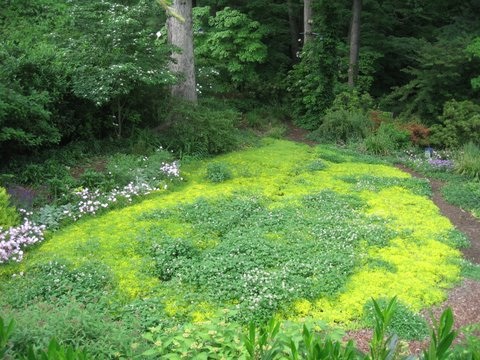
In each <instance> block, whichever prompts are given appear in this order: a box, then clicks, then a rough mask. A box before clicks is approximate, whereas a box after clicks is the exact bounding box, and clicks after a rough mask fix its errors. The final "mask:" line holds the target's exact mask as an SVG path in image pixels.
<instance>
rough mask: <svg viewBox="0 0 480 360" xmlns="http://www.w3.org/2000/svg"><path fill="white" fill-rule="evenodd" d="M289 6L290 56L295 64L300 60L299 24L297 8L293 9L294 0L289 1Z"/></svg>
mask: <svg viewBox="0 0 480 360" xmlns="http://www.w3.org/2000/svg"><path fill="white" fill-rule="evenodd" d="M287 6H288V23H289V25H290V54H291V55H290V56H291V58H292V60H293V61H294V62H295V61H297V59H298V50H299V46H298V22H297V19H298V18H297V16H295V15H296V14H295V8H294V7H293V4H292V0H288V1H287Z"/></svg>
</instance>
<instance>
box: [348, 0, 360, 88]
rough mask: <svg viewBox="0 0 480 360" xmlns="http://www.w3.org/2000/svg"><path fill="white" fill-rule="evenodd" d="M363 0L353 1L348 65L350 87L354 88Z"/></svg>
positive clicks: (356, 75)
mask: <svg viewBox="0 0 480 360" xmlns="http://www.w3.org/2000/svg"><path fill="white" fill-rule="evenodd" d="M361 13H362V0H353V6H352V24H351V27H350V58H349V65H348V86H349V87H352V88H353V87H354V86H355V84H356V82H357V77H358V57H359V53H360V16H361Z"/></svg>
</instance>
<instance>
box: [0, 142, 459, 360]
mask: <svg viewBox="0 0 480 360" xmlns="http://www.w3.org/2000/svg"><path fill="white" fill-rule="evenodd" d="M152 161H155V160H152ZM365 161H367V162H365ZM153 163H154V164H158V162H153ZM108 168H109V169H110V170H111V171H112V175H111V176H112V180H113V181H114V182H115V183H117V182H118V184H122V183H124V182H125V181H127V179H123V178H122V177H119V176H120V175H121V174H123V173H124V172H123V169H127V168H130V169H131V170H130V171H129V172H131V173H132V174H138V176H141V175H142V174H144V176H145V177H144V179H148V176H147V175H148V174H149V171H150V170H149V160H148V159H147V158H141V159H136V158H135V157H133V156H132V157H128V156H126V155H122V156H120V155H119V156H117V157H114V158H113V159H112V162H111V164H110V165H108ZM162 169H163V170H162V171H163V172H165V173H166V174H172V175H173V176H175V177H176V178H177V183H176V185H175V186H174V188H173V191H172V190H167V191H165V190H164V189H162V190H159V191H157V192H156V193H155V194H151V195H149V196H148V198H146V199H144V200H143V201H140V202H136V203H134V205H132V206H128V207H124V208H122V207H121V205H116V210H114V211H109V212H105V211H104V210H102V209H101V207H102V204H105V205H106V206H107V207H108V206H110V201H113V200H109V199H108V198H99V196H101V194H102V193H101V192H100V189H102V187H103V186H105V185H102V183H104V181H105V180H101V179H100V180H99V179H97V180H98V182H97V184H99V186H98V190H95V191H93V190H92V191H88V193H87V192H82V194H81V195H80V198H79V199H78V200H77V201H80V203H78V205H79V206H80V205H81V204H83V205H86V207H82V208H81V209H83V210H81V211H83V212H73V213H72V215H75V214H77V215H81V219H79V218H78V217H77V218H75V217H74V218H70V219H64V221H62V222H60V225H62V224H63V226H62V227H61V228H60V230H59V231H56V232H53V233H50V235H48V237H47V241H42V242H41V244H40V245H38V246H35V247H33V248H32V247H30V248H27V249H26V251H25V254H23V255H24V259H23V261H22V262H21V263H20V264H16V263H15V262H14V261H9V262H8V261H7V264H4V265H2V267H1V268H0V271H1V276H2V282H1V285H0V286H1V291H2V297H1V300H0V301H1V305H2V315H3V316H4V317H7V318H12V317H13V318H15V319H16V321H17V330H16V332H15V333H14V334H13V335H12V341H13V344H15V345H14V350H15V351H19V352H22V351H26V350H27V348H28V345H30V344H31V345H34V346H37V347H40V348H44V347H46V346H47V344H48V342H49V341H50V338H51V337H55V338H56V339H57V340H58V341H60V342H61V343H62V344H67V345H69V346H74V347H85V349H86V350H87V351H88V352H89V353H90V354H92V355H96V356H100V357H105V358H114V357H116V356H117V355H116V354H121V355H123V356H126V357H131V356H133V355H135V354H140V353H142V352H144V351H149V349H150V350H151V351H152V352H153V353H155V354H159V353H161V354H164V353H165V352H176V351H180V349H182V346H183V345H181V344H183V342H179V343H178V344H177V343H172V342H171V341H173V340H172V339H174V338H175V337H176V336H180V337H181V338H182V339H183V338H184V337H183V335H182V334H184V333H185V332H188V333H190V332H192V333H195V334H198V336H204V335H205V336H208V338H209V339H210V340H208V341H213V342H215V341H217V340H215V339H216V338H215V337H213V338H211V336H212V335H210V334H209V332H210V331H218V333H219V334H221V331H226V335H225V336H232V338H231V339H232V341H234V338H235V337H236V336H239V335H236V334H238V331H239V329H241V327H242V325H241V324H247V323H249V322H250V321H254V322H255V323H257V324H261V323H263V322H264V321H266V320H267V319H269V318H270V317H272V316H275V315H276V316H281V317H283V318H288V319H289V320H291V321H293V322H297V321H298V320H300V319H303V318H305V317H308V318H311V319H313V320H314V321H316V322H318V321H320V322H326V323H328V324H342V325H343V326H344V327H347V328H351V327H353V328H355V327H359V326H371V325H372V322H371V318H369V317H367V316H365V314H366V312H368V311H369V310H368V309H369V308H370V305H369V304H370V300H371V297H374V298H382V297H387V298H388V297H393V296H395V295H396V294H398V295H399V302H400V305H399V309H400V310H399V312H398V314H399V315H398V317H395V319H394V321H393V322H392V329H394V331H395V332H398V333H399V334H401V335H402V336H403V337H405V338H421V337H422V336H424V335H425V334H426V332H425V325H424V324H423V323H422V321H421V319H420V318H419V317H418V311H419V310H420V309H422V308H424V307H427V306H430V305H431V304H434V303H437V302H439V301H441V300H442V299H443V298H444V292H443V289H444V288H445V287H448V286H449V285H450V284H452V283H453V282H455V281H456V280H457V279H458V277H459V274H460V267H459V265H458V263H459V253H458V251H457V250H456V248H457V247H459V246H465V244H466V242H465V239H464V238H462V237H461V236H459V234H457V233H456V232H454V231H453V228H452V225H451V224H450V223H449V222H448V221H447V220H446V219H445V218H443V217H441V216H440V215H439V214H438V209H437V208H436V207H435V206H433V204H432V203H431V201H430V200H428V198H427V196H428V195H429V187H428V183H426V182H425V181H421V180H416V179H412V178H410V177H409V176H408V175H407V174H405V173H402V172H401V171H399V170H398V169H395V168H393V167H390V166H386V165H384V164H382V163H381V162H379V161H378V160H374V159H372V158H369V157H365V158H362V157H359V156H358V155H353V154H352V153H349V152H338V151H336V150H334V149H333V148H330V147H316V148H310V147H308V146H306V145H300V144H295V143H291V142H286V141H280V140H271V139H266V140H264V141H263V146H261V147H258V148H252V149H248V150H244V151H242V152H235V153H231V154H228V155H224V156H222V157H221V158H216V159H208V160H192V159H188V158H187V159H186V163H185V164H184V165H183V166H182V177H183V178H184V180H183V182H178V181H179V180H180V179H179V178H178V176H179V172H178V168H175V167H174V166H171V165H168V166H167V164H164V165H163V166H162ZM92 181H93V182H92V184H95V181H94V180H93V178H92ZM168 184H170V183H168ZM172 184H175V183H172ZM168 189H171V187H170V186H169V187H168ZM351 193H355V194H356V195H351ZM109 196H110V195H109ZM123 196H124V197H127V198H128V197H129V196H131V197H133V194H132V193H127V194H124V195H123ZM71 199H72V201H74V198H73V197H72V198H71ZM96 199H98V202H99V205H100V208H97V202H96V201H97V200H96ZM117 199H118V200H117V201H116V203H117V204H118V202H119V201H120V198H117ZM82 201H83V202H82ZM75 204H76V203H75V202H72V203H70V205H68V204H66V205H61V207H60V209H61V211H59V214H60V215H61V216H70V215H65V213H64V211H63V210H64V209H66V208H64V207H62V206H67V205H68V206H70V209H75V206H76V205H75ZM123 204H128V201H124V202H123ZM393 204H394V205H393ZM83 205H82V206H83ZM78 209H80V207H79V208H78ZM54 210H55V209H54V208H52V207H50V208H49V209H48V210H47V209H45V210H44V218H43V219H44V220H41V218H38V221H40V222H42V221H45V219H47V220H48V219H51V218H49V217H46V215H47V214H51V215H54V214H55V211H54ZM48 211H50V212H48ZM79 211H80V210H79ZM419 213H422V214H423V216H418V214H419ZM65 220H69V221H66V222H65ZM71 222H75V223H73V224H71V225H70V226H65V224H68V223H71ZM58 224H59V222H57V226H58ZM306 228H308V229H309V231H305V229H306ZM48 229H49V230H50V231H53V230H55V223H54V222H52V221H51V220H48ZM26 237H28V236H26ZM412 253H415V254H416V256H414V257H412V256H410V254H412ZM10 260H15V259H10ZM46 313H47V314H49V315H48V318H45V314H46ZM77 323H79V324H81V325H77V326H75V324H77ZM224 323H225V325H222V324H224ZM32 324H33V325H34V326H32ZM62 324H64V325H62ZM107 328H112V330H110V331H107V330H106V329H107ZM297 328H298V326H297ZM148 329H150V333H151V334H150V335H148V334H147V335H146V337H145V338H142V337H141V334H142V333H145V332H147V330H148ZM202 329H203V330H202ZM214 329H217V330H214ZM72 334H75V335H72ZM106 334H108V336H105V335H106ZM202 334H203V335H202ZM228 334H230V335H228ZM157 337H158V339H160V340H161V341H162V344H164V345H162V346H159V345H151V344H150V343H149V342H148V339H151V340H152V343H153V344H159V343H158V342H157ZM182 341H183V340H182ZM27 344H28V345H27ZM185 344H186V343H185ZM188 344H190V345H191V344H192V342H188ZM190 345H188V346H190ZM212 346H217V345H212ZM232 346H236V345H232ZM193 350H194V349H190V350H189V351H193ZM230 350H231V351H234V352H235V353H236V352H237V351H239V350H238V347H235V348H230ZM230 350H229V351H230ZM182 351H183V350H182Z"/></svg>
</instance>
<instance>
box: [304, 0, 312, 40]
mask: <svg viewBox="0 0 480 360" xmlns="http://www.w3.org/2000/svg"><path fill="white" fill-rule="evenodd" d="M312 25H313V11H312V0H303V44H304V45H305V44H306V43H307V42H308V41H309V40H311V39H312Z"/></svg>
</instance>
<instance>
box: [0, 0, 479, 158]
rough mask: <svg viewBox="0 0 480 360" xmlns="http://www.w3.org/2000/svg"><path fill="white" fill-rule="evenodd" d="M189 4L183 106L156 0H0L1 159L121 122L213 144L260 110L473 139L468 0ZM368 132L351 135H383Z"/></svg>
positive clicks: (206, 147)
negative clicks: (356, 23)
mask: <svg viewBox="0 0 480 360" xmlns="http://www.w3.org/2000/svg"><path fill="white" fill-rule="evenodd" d="M354 3H361V2H359V1H355V2H354ZM193 5H194V7H193V14H194V15H193V18H194V21H193V31H192V34H193V41H194V48H195V75H196V95H198V98H199V106H198V107H197V108H195V110H193V109H189V108H188V106H185V105H184V104H183V103H182V102H181V101H179V99H178V98H172V97H171V96H170V89H169V87H170V86H171V85H172V84H174V83H176V82H178V81H180V82H181V81H182V79H181V77H180V78H179V76H178V74H174V73H172V72H171V71H170V67H169V60H170V56H171V53H172V50H173V48H172V46H171V45H169V43H168V41H167V37H168V35H167V31H166V30H167V29H166V26H165V21H166V16H167V13H166V12H165V11H164V9H163V8H162V7H160V6H159V5H158V3H155V2H154V1H147V0H140V1H136V0H135V1H88V0H87V1H67V2H63V1H54V0H39V1H35V2H32V1H27V0H15V1H4V4H3V7H2V10H1V12H0V27H1V29H2V34H3V36H2V40H1V41H0V64H1V67H0V154H1V155H0V156H1V163H2V167H4V166H5V165H6V164H8V163H11V161H12V160H15V161H17V160H19V159H20V155H27V156H28V157H31V156H32V155H35V154H39V153H40V152H41V151H42V150H45V149H55V148H58V147H62V146H65V145H66V144H69V143H71V142H73V141H74V142H78V141H82V140H84V141H88V142H89V143H90V144H92V142H93V143H95V141H94V140H105V139H107V140H108V139H116V138H132V136H133V137H135V136H137V139H138V136H140V137H142V136H143V137H144V139H143V141H144V142H146V141H147V140H146V139H145V138H149V137H151V136H153V137H158V136H160V137H161V138H162V140H163V143H164V144H167V145H168V146H169V148H171V149H173V150H175V151H181V152H183V153H185V152H189V153H197V154H199V153H200V154H207V153H217V152H222V151H226V150H229V149H231V148H232V147H234V143H235V142H236V140H238V138H237V139H235V138H234V137H233V136H227V137H225V136H216V135H215V134H218V133H222V134H224V133H232V134H233V129H234V128H238V127H242V125H249V126H250V127H255V126H259V125H260V123H263V124H268V123H269V122H270V123H271V122H272V121H273V120H272V119H268V118H269V117H270V118H272V117H275V118H279V119H293V121H294V122H295V123H296V124H297V125H298V126H300V127H303V128H306V129H308V130H313V131H315V130H316V136H317V138H320V139H324V140H325V139H326V140H330V141H332V140H333V141H337V142H343V143H345V142H349V141H351V140H359V139H362V138H366V137H368V135H371V134H372V132H377V131H378V130H379V129H378V127H379V125H380V123H381V122H391V123H395V126H394V127H395V129H393V128H392V126H390V125H389V126H384V127H385V129H381V130H380V132H379V133H380V134H383V133H388V134H389V136H390V138H391V137H392V136H391V135H392V134H391V133H392V132H393V133H395V131H396V130H401V131H404V132H405V131H407V132H409V135H410V137H411V139H413V140H414V142H416V143H420V145H422V146H423V145H435V146H439V147H458V146H460V145H462V144H464V143H466V142H468V141H478V134H479V131H480V128H479V126H480V125H479V123H480V120H479V113H480V106H479V104H478V99H479V96H478V95H479V92H478V91H479V88H480V37H479V36H480V23H479V22H478V18H477V16H476V14H478V13H479V12H480V1H478V0H471V1H464V2H461V3H458V2H457V1H452V0H444V1H413V0H412V1H396V0H391V1H390V0H389V1H375V0H365V1H363V4H361V5H362V6H361V8H357V10H356V11H357V12H359V15H361V16H360V17H359V19H360V20H361V21H360V24H361V25H360V27H358V30H357V34H355V32H352V24H353V22H352V20H353V19H354V15H355V11H354V10H355V7H353V8H352V1H335V2H329V1H312V2H309V1H306V2H305V3H303V2H300V1H294V0H289V1H264V0H254V1H223V0H222V1H212V0H205V1H197V2H196V4H193ZM307 11H308V12H307ZM304 14H306V15H305V16H307V18H306V17H305V16H304ZM305 19H306V20H305ZM352 34H353V35H354V36H357V35H359V37H358V41H356V42H353V41H352ZM354 44H356V45H357V46H359V57H358V61H356V60H353V61H352V57H351V50H352V49H351V48H352V46H353V45H354ZM177 50H178V49H177ZM354 59H355V58H354ZM349 68H350V70H351V71H352V70H353V71H354V72H355V79H354V83H353V82H349V81H348V74H349ZM357 73H358V75H357ZM179 79H180V80H179ZM352 81H353V80H352ZM335 99H337V100H336V101H335ZM359 110H360V111H359ZM367 110H375V111H374V112H372V111H370V112H368V113H367ZM353 112H355V114H353ZM362 112H363V113H364V114H366V115H367V117H369V118H370V120H373V123H374V124H373V128H372V127H371V124H370V122H371V121H370V122H368V121H366V120H365V119H364V118H359V115H358V114H359V113H362ZM314 134H315V132H314ZM394 135H398V134H396V133H395V134H394ZM398 136H400V137H402V135H401V134H400V135H398ZM377 140H379V139H377ZM379 142H380V141H370V142H367V143H366V145H367V147H369V148H370V149H371V150H373V151H374V152H375V151H376V152H383V151H385V149H384V148H385V146H383V147H382V146H379V145H378V143H379ZM372 143H375V144H373V145H372ZM100 147H101V146H100ZM387 147H388V146H387ZM387 150H388V149H387Z"/></svg>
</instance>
